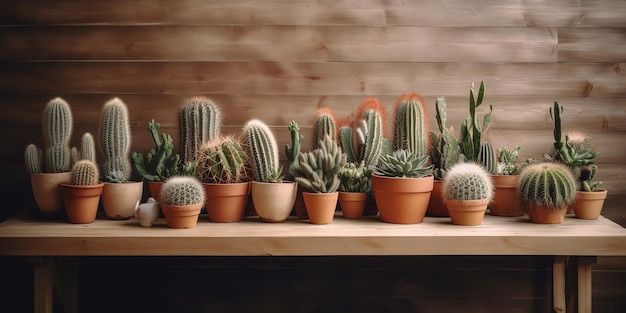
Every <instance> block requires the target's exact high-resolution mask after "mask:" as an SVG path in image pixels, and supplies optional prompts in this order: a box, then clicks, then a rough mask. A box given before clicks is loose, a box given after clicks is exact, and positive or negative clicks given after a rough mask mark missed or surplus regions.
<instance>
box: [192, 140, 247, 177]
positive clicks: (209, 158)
mask: <svg viewBox="0 0 626 313" xmlns="http://www.w3.org/2000/svg"><path fill="white" fill-rule="evenodd" d="M196 158H197V160H198V177H199V178H200V180H201V181H202V182H204V183H212V184H230V183H241V182H245V181H247V180H248V173H247V162H248V158H247V155H246V153H245V151H244V149H243V148H242V146H241V143H240V142H239V141H238V140H237V139H235V138H234V137H233V136H226V137H222V136H220V137H217V138H214V139H212V140H210V141H209V142H207V143H205V144H203V145H202V146H201V147H200V149H198V153H197V156H196Z"/></svg>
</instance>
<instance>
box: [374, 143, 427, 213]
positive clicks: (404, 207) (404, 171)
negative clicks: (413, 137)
mask: <svg viewBox="0 0 626 313" xmlns="http://www.w3.org/2000/svg"><path fill="white" fill-rule="evenodd" d="M427 163H428V155H423V156H418V155H417V154H416V153H413V152H409V151H407V150H404V149H400V150H394V151H393V152H392V154H385V155H383V156H382V157H381V158H380V161H379V164H378V166H376V167H374V171H373V173H372V190H373V191H374V198H375V199H376V206H377V207H378V212H379V213H380V218H381V220H382V221H383V222H387V223H394V224H418V223H421V222H422V221H423V220H424V216H425V215H426V208H427V207H428V202H429V201H430V193H431V192H432V190H433V181H434V178H433V175H432V169H433V165H432V164H431V165H426V164H427Z"/></svg>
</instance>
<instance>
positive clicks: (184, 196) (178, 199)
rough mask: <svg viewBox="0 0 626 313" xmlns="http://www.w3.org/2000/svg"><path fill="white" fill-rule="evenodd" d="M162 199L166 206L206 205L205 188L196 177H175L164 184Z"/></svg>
mask: <svg viewBox="0 0 626 313" xmlns="http://www.w3.org/2000/svg"><path fill="white" fill-rule="evenodd" d="M161 198H162V199H163V203H165V204H166V205H175V206H185V205H192V204H198V203H204V198H205V194H204V187H203V186H202V183H200V181H198V179H197V178H195V177H191V176H173V177H170V178H168V179H167V180H166V181H165V183H164V184H163V187H162V188H161Z"/></svg>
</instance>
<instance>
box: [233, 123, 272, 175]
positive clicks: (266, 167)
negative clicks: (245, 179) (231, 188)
mask: <svg viewBox="0 0 626 313" xmlns="http://www.w3.org/2000/svg"><path fill="white" fill-rule="evenodd" d="M242 136H243V143H244V146H245V148H246V149H247V150H248V157H249V158H250V162H249V163H251V167H252V174H253V177H254V180H255V181H258V182H270V181H272V179H271V177H272V176H275V174H276V173H278V172H279V162H280V160H279V158H278V144H277V143H276V138H275V137H274V134H273V133H272V131H271V130H270V128H269V127H268V126H267V125H266V124H265V123H263V122H262V121H260V120H258V119H252V120H249V121H248V122H247V123H246V124H245V125H244V126H243V134H242Z"/></svg>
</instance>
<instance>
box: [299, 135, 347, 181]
mask: <svg viewBox="0 0 626 313" xmlns="http://www.w3.org/2000/svg"><path fill="white" fill-rule="evenodd" d="M318 147H319V148H317V149H314V150H312V151H308V152H301V153H300V154H299V155H298V164H297V166H296V168H295V177H296V181H297V182H298V184H300V185H302V187H303V188H305V189H306V190H308V191H310V192H316V193H333V192H336V191H337V189H338V188H339V184H340V180H339V171H340V170H341V167H342V166H343V165H344V164H345V163H346V155H345V154H344V153H342V152H341V148H339V146H337V143H336V142H335V140H334V139H332V138H331V137H330V136H328V135H327V136H326V137H325V138H324V140H320V142H319V143H318Z"/></svg>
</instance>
